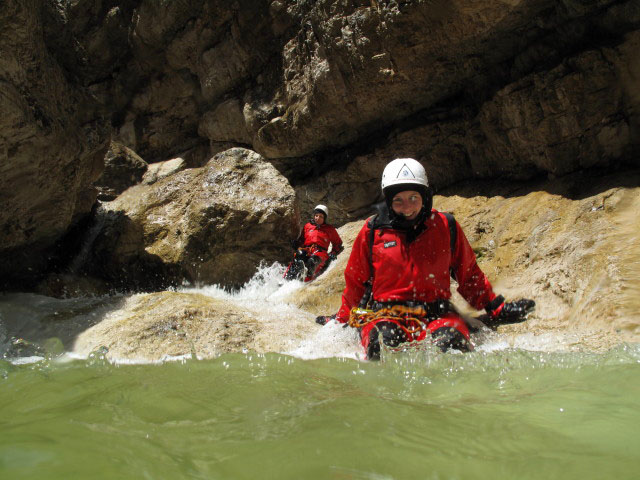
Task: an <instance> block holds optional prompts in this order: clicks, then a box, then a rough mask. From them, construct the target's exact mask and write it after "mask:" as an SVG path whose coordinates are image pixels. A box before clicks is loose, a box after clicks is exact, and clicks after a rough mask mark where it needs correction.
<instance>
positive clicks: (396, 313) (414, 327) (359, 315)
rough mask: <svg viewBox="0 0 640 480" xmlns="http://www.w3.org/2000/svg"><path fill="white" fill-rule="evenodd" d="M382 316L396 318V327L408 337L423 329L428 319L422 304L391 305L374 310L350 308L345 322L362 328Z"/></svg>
mask: <svg viewBox="0 0 640 480" xmlns="http://www.w3.org/2000/svg"><path fill="white" fill-rule="evenodd" d="M383 318H384V319H393V320H396V321H397V322H398V327H400V328H401V329H402V330H403V331H404V332H405V333H406V334H407V336H408V338H413V337H414V336H415V335H416V334H419V333H420V332H422V331H423V330H425V329H426V328H427V324H428V323H429V321H430V320H429V318H428V312H427V309H426V308H425V307H424V306H422V305H418V306H415V307H410V306H407V305H392V306H389V307H384V308H381V309H379V310H375V311H374V310H369V309H366V308H360V307H354V308H352V309H351V312H350V314H349V320H348V322H347V324H348V325H349V326H350V327H353V328H362V327H364V326H365V325H367V324H369V323H371V322H375V321H377V320H380V319H383Z"/></svg>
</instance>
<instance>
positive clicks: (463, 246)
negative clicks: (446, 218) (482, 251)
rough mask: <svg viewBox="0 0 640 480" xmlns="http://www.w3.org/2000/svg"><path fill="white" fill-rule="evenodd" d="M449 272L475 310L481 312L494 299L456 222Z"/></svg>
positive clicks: (490, 288) (460, 291)
mask: <svg viewBox="0 0 640 480" xmlns="http://www.w3.org/2000/svg"><path fill="white" fill-rule="evenodd" d="M451 272H452V275H453V278H455V279H456V281H457V282H458V292H459V293H460V295H462V297H463V298H464V299H465V300H466V301H467V302H469V304H470V305H471V306H472V307H473V308H475V309H476V310H482V309H483V308H485V307H486V306H487V304H488V303H489V302H490V301H491V300H493V299H494V298H495V297H496V294H495V293H493V287H492V286H491V283H490V282H489V279H488V278H487V276H486V275H485V274H484V272H483V271H482V270H480V267H479V266H478V264H477V262H476V255H475V253H474V252H473V249H472V248H471V245H470V244H469V241H468V240H467V237H466V236H465V234H464V232H463V231H462V228H460V224H459V223H458V222H456V243H455V248H454V250H453V252H451Z"/></svg>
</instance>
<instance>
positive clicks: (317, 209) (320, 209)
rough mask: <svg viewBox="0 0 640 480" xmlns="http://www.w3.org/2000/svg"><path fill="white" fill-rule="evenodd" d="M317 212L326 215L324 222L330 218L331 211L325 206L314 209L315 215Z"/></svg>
mask: <svg viewBox="0 0 640 480" xmlns="http://www.w3.org/2000/svg"><path fill="white" fill-rule="evenodd" d="M316 212H320V213H324V221H325V222H326V221H327V217H328V216H329V209H328V208H327V207H326V206H325V205H316V208H314V209H313V213H316Z"/></svg>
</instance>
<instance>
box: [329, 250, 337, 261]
mask: <svg viewBox="0 0 640 480" xmlns="http://www.w3.org/2000/svg"><path fill="white" fill-rule="evenodd" d="M336 258H338V254H337V253H334V252H331V253H330V254H329V260H331V261H332V262H333V261H334V260H335V259H336Z"/></svg>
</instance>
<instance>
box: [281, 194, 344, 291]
mask: <svg viewBox="0 0 640 480" xmlns="http://www.w3.org/2000/svg"><path fill="white" fill-rule="evenodd" d="M312 215H313V217H312V219H311V221H310V222H308V223H306V224H305V225H304V227H303V228H302V232H301V233H300V236H299V237H298V238H297V239H296V240H294V241H293V242H292V245H291V246H292V247H293V248H294V249H296V254H295V257H294V259H293V260H292V261H291V263H290V264H289V266H288V267H287V271H286V272H285V274H284V277H285V278H286V279H294V278H300V276H301V275H302V274H303V271H304V269H305V268H306V272H307V273H306V276H305V277H304V281H305V282H309V281H311V280H313V279H314V278H316V277H317V276H318V275H320V274H321V273H322V272H323V271H324V270H325V269H326V268H327V267H328V266H329V264H328V262H329V261H334V260H335V259H336V258H337V256H338V254H339V253H340V252H342V250H343V246H342V239H341V238H340V235H339V234H338V231H337V230H336V229H335V227H333V225H329V224H328V223H327V217H328V216H329V209H328V208H327V207H326V206H325V205H317V206H316V207H315V208H314V209H313V214H312ZM329 246H331V252H329ZM303 263H304V267H305V268H302V264H303Z"/></svg>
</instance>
